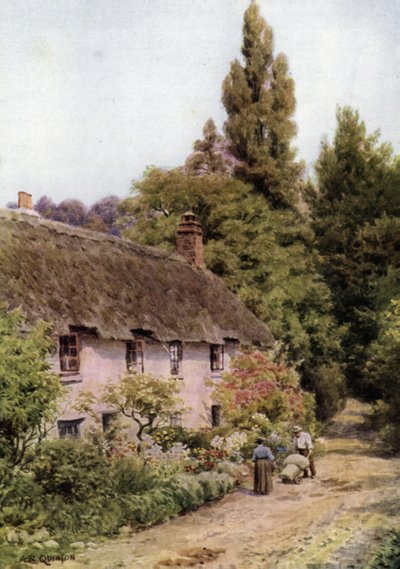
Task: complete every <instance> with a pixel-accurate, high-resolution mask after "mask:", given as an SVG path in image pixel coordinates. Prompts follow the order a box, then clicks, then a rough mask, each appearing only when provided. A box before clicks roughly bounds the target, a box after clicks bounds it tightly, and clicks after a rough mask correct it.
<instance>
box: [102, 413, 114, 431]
mask: <svg viewBox="0 0 400 569" xmlns="http://www.w3.org/2000/svg"><path fill="white" fill-rule="evenodd" d="M115 419H116V413H103V414H102V416H101V422H102V426H103V433H107V432H108V431H109V430H110V429H111V427H112V426H113V424H114V422H115Z"/></svg>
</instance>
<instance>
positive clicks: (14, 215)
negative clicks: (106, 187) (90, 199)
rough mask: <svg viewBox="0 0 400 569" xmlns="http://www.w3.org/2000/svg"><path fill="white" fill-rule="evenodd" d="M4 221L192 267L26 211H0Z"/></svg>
mask: <svg viewBox="0 0 400 569" xmlns="http://www.w3.org/2000/svg"><path fill="white" fill-rule="evenodd" d="M1 218H3V219H6V220H9V221H16V222H18V223H29V224H30V225H31V226H32V227H34V226H37V225H43V226H44V227H47V228H48V229H50V230H52V231H55V232H56V233H58V234H66V235H69V236H70V237H77V238H82V239H85V240H88V241H93V242H95V243H101V242H106V243H107V242H108V243H112V244H115V245H118V246H121V247H125V248H127V249H130V250H133V251H135V252H137V253H142V254H143V253H144V254H146V255H149V256H151V257H153V258H164V259H169V260H171V261H174V262H177V263H184V264H185V265H189V266H192V265H191V264H190V263H188V261H186V260H185V259H184V257H182V256H181V255H178V253H176V252H174V251H165V250H163V249H159V248H157V247H152V246H151V245H142V244H141V243H136V242H135V241H131V240H130V239H127V238H125V237H118V236H116V235H110V234H107V233H102V232H100V231H94V230H92V229H86V228H84V227H79V226H75V225H69V224H67V223H63V222H62V221H56V220H54V219H46V218H43V217H37V216H32V215H30V214H29V213H27V212H26V211H19V210H18V209H5V208H2V209H0V219H1ZM192 268H193V269H194V270H197V271H198V270H203V271H207V272H209V271H208V270H207V269H205V268H203V269H199V268H198V267H192Z"/></svg>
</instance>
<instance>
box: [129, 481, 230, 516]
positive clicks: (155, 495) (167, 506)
mask: <svg viewBox="0 0 400 569" xmlns="http://www.w3.org/2000/svg"><path fill="white" fill-rule="evenodd" d="M234 487H235V479H234V478H233V477H232V476H230V475H229V474H226V473H221V474H218V473H215V472H202V473H201V474H199V475H190V474H178V475H177V476H175V477H171V478H170V479H169V480H166V481H165V482H164V483H163V484H161V485H160V486H159V487H158V488H153V489H152V490H149V491H148V492H146V493H144V494H142V495H141V496H137V495H131V496H125V497H121V507H122V511H123V515H124V516H125V519H126V521H129V523H131V524H132V525H134V526H139V527H141V526H150V525H153V524H155V523H158V522H163V521H166V520H168V519H169V518H171V517H173V516H176V515H177V514H179V513H181V512H184V511H187V510H194V509H196V508H198V507H199V506H201V505H203V504H204V503H206V502H207V501H210V500H214V499H216V498H219V497H221V496H223V495H224V494H226V493H227V492H230V491H231V490H232V489H233V488H234Z"/></svg>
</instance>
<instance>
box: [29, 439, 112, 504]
mask: <svg viewBox="0 0 400 569" xmlns="http://www.w3.org/2000/svg"><path fill="white" fill-rule="evenodd" d="M31 468H32V472H33V474H34V479H35V481H36V482H37V483H38V484H39V485H40V486H41V487H42V488H43V489H44V490H45V492H46V493H47V494H51V495H52V500H54V497H55V496H59V497H61V498H62V500H63V501H64V502H66V503H67V502H87V501H89V500H90V499H91V498H98V497H100V496H107V495H108V494H109V493H110V491H111V479H110V465H109V464H108V462H107V460H106V459H105V457H104V456H103V455H102V454H100V452H99V451H98V449H96V448H95V447H93V446H92V445H89V444H87V443H84V442H81V441H74V440H54V441H46V442H44V443H42V444H41V445H40V446H39V447H38V450H37V458H36V460H35V461H34V462H33V463H32V467H31Z"/></svg>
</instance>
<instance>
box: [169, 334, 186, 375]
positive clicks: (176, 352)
mask: <svg viewBox="0 0 400 569" xmlns="http://www.w3.org/2000/svg"><path fill="white" fill-rule="evenodd" d="M182 359H183V350H182V343H181V342H171V343H170V345H169V361H170V368H171V374H172V375H178V373H179V371H180V370H179V368H180V362H181V361H182Z"/></svg>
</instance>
